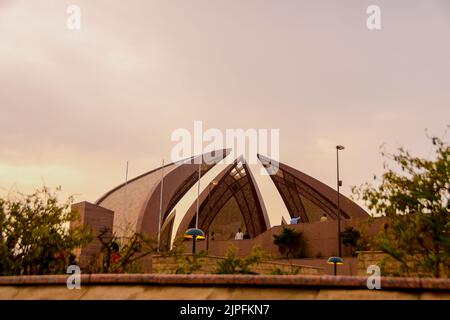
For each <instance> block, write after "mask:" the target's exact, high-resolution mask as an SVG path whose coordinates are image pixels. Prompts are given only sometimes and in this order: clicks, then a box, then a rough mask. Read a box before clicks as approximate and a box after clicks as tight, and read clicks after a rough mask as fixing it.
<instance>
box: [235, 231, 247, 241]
mask: <svg viewBox="0 0 450 320" xmlns="http://www.w3.org/2000/svg"><path fill="white" fill-rule="evenodd" d="M244 239H250V235H249V234H248V233H247V232H245V233H244V232H242V229H241V228H239V229H238V232H236V235H235V236H234V240H244Z"/></svg>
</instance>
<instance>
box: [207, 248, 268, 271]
mask: <svg viewBox="0 0 450 320" xmlns="http://www.w3.org/2000/svg"><path fill="white" fill-rule="evenodd" d="M267 259H268V256H267V255H266V254H265V253H264V251H263V250H262V249H261V248H260V247H258V246H255V247H253V248H252V251H251V253H250V254H249V255H248V256H246V257H243V258H239V257H237V256H236V248H235V247H234V246H233V245H229V246H228V251H227V255H226V256H225V258H224V259H223V260H221V261H219V262H217V270H216V273H218V274H254V273H255V272H253V271H252V267H255V266H257V265H258V264H260V263H262V262H264V261H266V260H267Z"/></svg>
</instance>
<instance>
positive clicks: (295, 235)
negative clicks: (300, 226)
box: [273, 227, 303, 259]
mask: <svg viewBox="0 0 450 320" xmlns="http://www.w3.org/2000/svg"><path fill="white" fill-rule="evenodd" d="M273 238H274V240H273V243H274V244H275V245H277V246H278V250H279V251H280V253H281V254H283V255H286V258H288V259H289V257H291V256H294V255H299V254H301V250H302V249H303V248H302V234H301V232H298V231H296V230H294V229H291V228H286V227H283V231H282V232H281V233H280V234H277V235H274V236H273Z"/></svg>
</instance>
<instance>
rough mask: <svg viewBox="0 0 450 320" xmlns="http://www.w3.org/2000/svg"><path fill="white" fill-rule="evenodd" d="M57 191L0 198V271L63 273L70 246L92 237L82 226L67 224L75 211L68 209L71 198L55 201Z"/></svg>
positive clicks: (39, 190)
mask: <svg viewBox="0 0 450 320" xmlns="http://www.w3.org/2000/svg"><path fill="white" fill-rule="evenodd" d="M58 191H60V188H57V189H56V191H54V192H52V191H50V190H49V189H48V188H46V187H42V188H41V189H37V190H36V191H35V192H34V193H32V194H29V195H23V194H20V193H16V194H13V195H10V196H9V197H8V198H6V199H3V198H0V275H32V274H50V273H65V272H66V268H67V266H68V265H69V264H72V263H74V260H75V256H74V255H73V254H72V251H73V249H75V248H78V247H83V246H85V245H87V244H88V243H89V242H90V241H92V239H93V233H92V232H91V231H90V230H88V229H87V228H86V227H83V226H78V227H74V228H69V224H70V222H73V221H75V220H76V219H77V218H78V214H77V212H75V211H72V210H71V209H70V206H71V204H72V202H73V198H71V197H70V198H69V199H68V200H67V201H66V202H64V203H59V202H58V198H57V192H58Z"/></svg>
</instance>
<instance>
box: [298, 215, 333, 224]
mask: <svg viewBox="0 0 450 320" xmlns="http://www.w3.org/2000/svg"><path fill="white" fill-rule="evenodd" d="M300 220H301V218H300V217H293V218H291V224H298V222H299V221H300ZM325 221H328V217H327V215H326V214H325V213H324V214H323V215H322V217H320V222H325Z"/></svg>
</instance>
